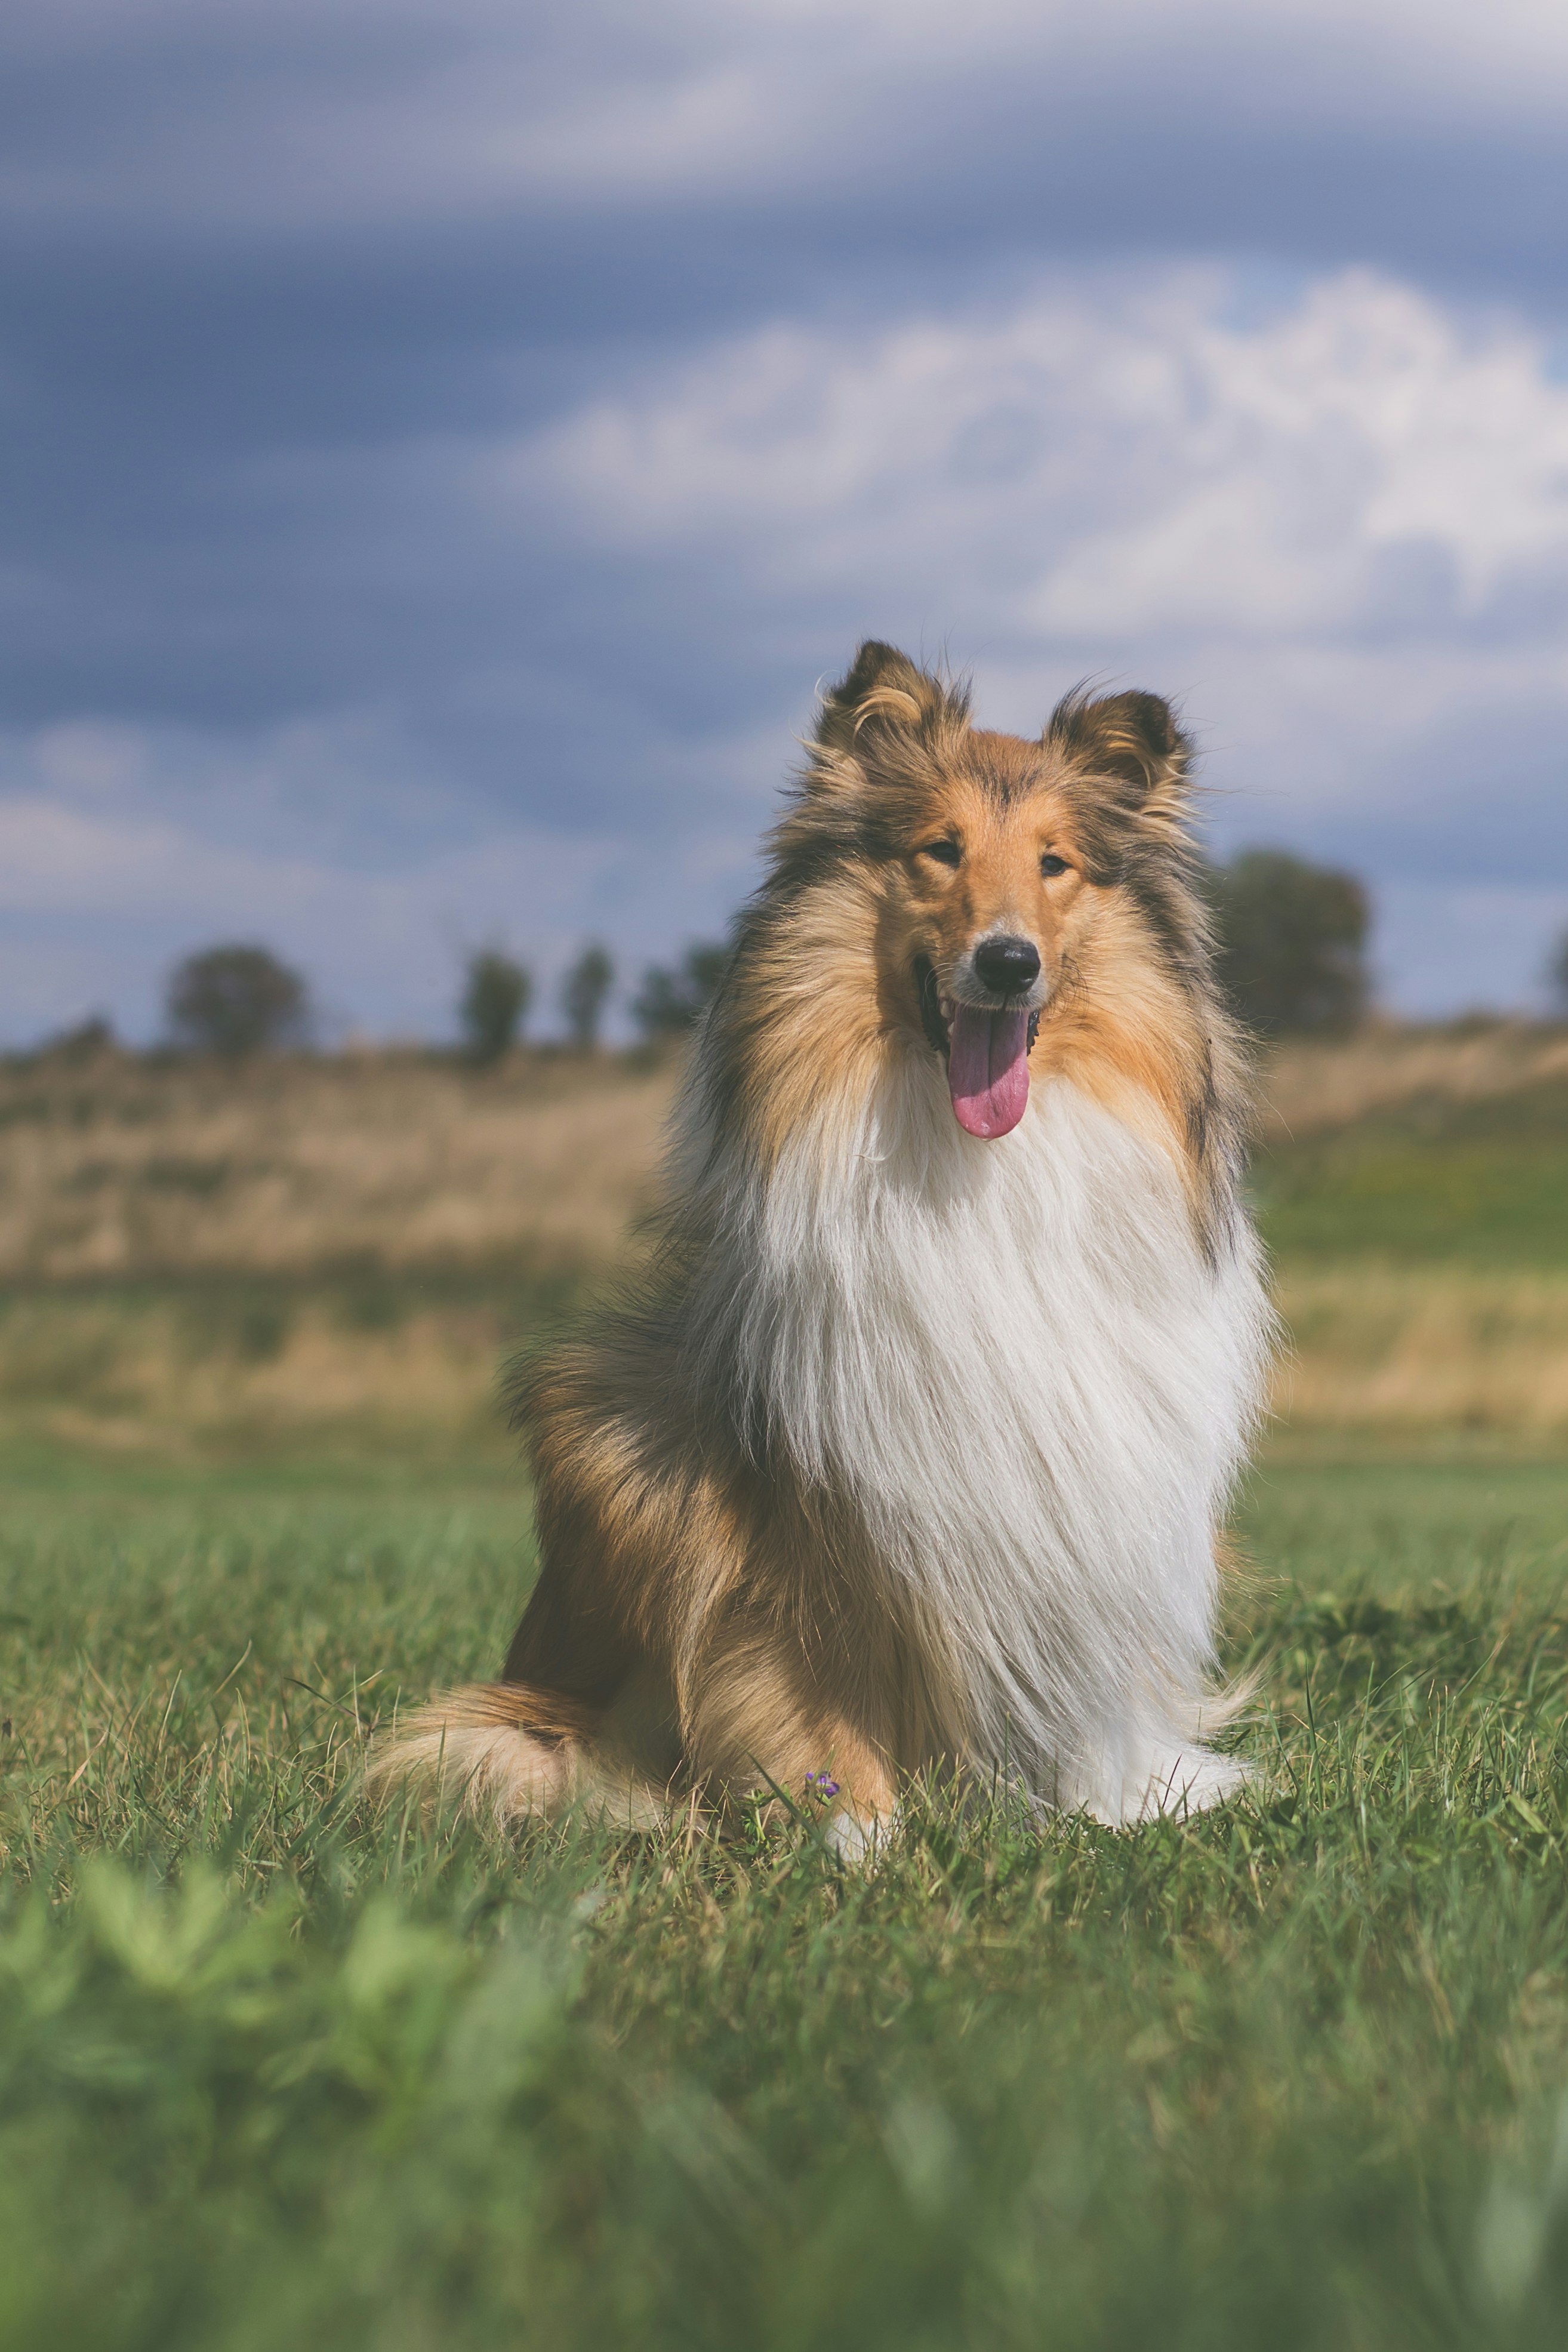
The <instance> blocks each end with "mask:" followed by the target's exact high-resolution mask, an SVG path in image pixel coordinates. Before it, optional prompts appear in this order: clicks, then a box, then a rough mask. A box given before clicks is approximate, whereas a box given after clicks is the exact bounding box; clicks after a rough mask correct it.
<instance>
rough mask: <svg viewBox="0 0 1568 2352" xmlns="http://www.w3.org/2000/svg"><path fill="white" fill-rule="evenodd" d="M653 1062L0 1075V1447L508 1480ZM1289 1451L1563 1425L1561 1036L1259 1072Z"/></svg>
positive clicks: (1317, 1060)
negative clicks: (527, 1351) (420, 1465)
mask: <svg viewBox="0 0 1568 2352" xmlns="http://www.w3.org/2000/svg"><path fill="white" fill-rule="evenodd" d="M674 1078H675V1069H674V1065H673V1064H672V1063H669V1062H665V1063H664V1064H656V1065H653V1066H648V1065H646V1064H640V1063H637V1062H629V1061H624V1060H622V1059H620V1058H615V1057H608V1056H606V1057H602V1058H598V1057H596V1058H593V1059H591V1060H578V1059H573V1058H572V1057H570V1056H569V1055H549V1054H539V1055H527V1054H519V1055H514V1056H513V1057H512V1058H511V1059H510V1060H509V1061H508V1062H507V1063H506V1064H504V1065H502V1066H500V1067H499V1068H498V1069H497V1070H493V1071H486V1072H478V1071H474V1070H471V1069H467V1068H465V1067H464V1066H462V1065H460V1064H457V1063H454V1062H452V1061H450V1060H444V1059H441V1058H438V1057H434V1056H432V1055H422V1054H417V1053H412V1052H404V1053H386V1054H361V1055H344V1056H342V1057H339V1058H335V1059H316V1058H312V1057H303V1056H302V1057H299V1058H297V1059H278V1060H275V1061H266V1062H261V1063H257V1064H255V1065H251V1066H245V1067H242V1068H239V1069H224V1068H221V1067H215V1066H211V1065H205V1066H204V1065H201V1064H198V1063H190V1062H178V1061H169V1062H158V1061H155V1060H153V1061H149V1060H141V1059H135V1058H131V1057H126V1056H120V1055H100V1056H99V1057H98V1058H97V1059H95V1060H93V1061H91V1062H90V1063H88V1064H85V1065H84V1064H73V1063H71V1062H70V1061H68V1059H64V1058H61V1057H53V1058H49V1057H46V1058H43V1059H40V1060H37V1061H35V1062H33V1063H30V1064H26V1065H21V1066H11V1067H10V1068H8V1069H4V1070H0V1443H4V1442H5V1433H8V1435H9V1441H10V1442H11V1443H12V1444H23V1445H26V1444H35V1443H38V1442H47V1443H51V1444H63V1445H67V1446H70V1445H76V1444H90V1445H92V1446H95V1447H99V1448H101V1447H110V1448H118V1449H120V1450H121V1451H126V1452H132V1453H133V1452H136V1451H138V1450H145V1449H147V1448H149V1447H151V1448H152V1449H153V1450H154V1451H160V1450H161V1451H162V1452H165V1453H168V1452H171V1451H172V1452H175V1453H179V1452H181V1451H184V1452H186V1453H189V1452H191V1451H193V1450H194V1451H196V1452H201V1453H208V1454H210V1453H212V1452H213V1451H214V1449H215V1450H217V1451H227V1452H229V1453H235V1452H236V1451H237V1452H245V1451H246V1450H255V1449H256V1448H257V1447H261V1448H264V1449H265V1448H276V1447H277V1445H279V1444H282V1445H285V1446H298V1445H299V1444H311V1445H315V1446H317V1447H323V1446H324V1447H332V1446H337V1447H339V1448H348V1449H350V1450H353V1449H359V1448H363V1447H365V1446H369V1447H371V1449H372V1450H373V1449H374V1448H375V1447H376V1446H377V1445H380V1444H395V1445H397V1446H398V1447H400V1448H413V1450H414V1452H415V1453H416V1454H423V1455H428V1456H434V1455H438V1454H441V1453H442V1452H443V1451H447V1452H450V1451H451V1450H452V1449H454V1448H456V1449H457V1450H459V1451H463V1452H466V1453H470V1454H472V1453H475V1452H479V1453H484V1452H489V1453H492V1454H495V1455H496V1457H497V1458H499V1456H500V1454H501V1453H502V1451H503V1449H504V1444H505V1441H504V1439H503V1438H502V1436H501V1434H500V1432H499V1429H498V1426H497V1421H496V1417H495V1413H494V1410H493V1404H492V1393H493V1385H494V1379H495V1374H496V1370H497V1364H498V1363H499V1361H500V1360H501V1359H502V1358H503V1356H504V1355H505V1354H506V1353H507V1350H508V1349H510V1348H512V1347H514V1346H515V1345H517V1343H518V1341H519V1340H521V1339H525V1338H527V1337H528V1336H530V1335H531V1334H533V1333H535V1332H537V1330H538V1328H539V1327H540V1325H541V1322H543V1321H544V1320H546V1319H547V1318H549V1317H551V1316H552V1315H554V1314H556V1313H557V1312H559V1311H560V1310H561V1309H562V1308H563V1307H567V1306H569V1305H570V1300H571V1298H572V1297H574V1296H575V1295H577V1294H578V1293H579V1292H580V1290H581V1289H582V1287H583V1286H585V1285H591V1284H592V1283H593V1282H595V1281H597V1280H599V1279H600V1278H601V1277H602V1276H603V1273H604V1271H605V1269H606V1268H607V1267H608V1266H609V1265H612V1263H613V1261H614V1259H615V1256H616V1255H617V1253H618V1251H619V1250H620V1249H621V1247H622V1244H623V1241H624V1237H625V1234H626V1233H627V1229H628V1227H629V1226H630V1225H631V1224H632V1222H633V1221H634V1219H635V1216H636V1213H637V1211H638V1209H639V1207H640V1206H641V1205H642V1203H643V1201H645V1199H646V1198H647V1197H648V1192H649V1188H650V1186H651V1183H652V1181H653V1171H654V1167H655V1163H656V1159H657V1152H658V1146H659V1137H660V1131H661V1127H662V1124H663V1121H664V1116H665V1114H666V1111H667V1109H668V1106H669V1102H670V1099H671V1095H672V1092H673V1088H674ZM1252 1187H1253V1192H1254V1197H1255V1201H1256V1204H1257V1208H1258V1212H1259V1215H1260V1222H1261V1224H1262V1228H1263V1231H1264V1234H1265V1236H1266V1238H1267V1240H1268V1242H1269V1244H1270V1250H1271V1252H1272V1255H1273V1257H1274V1261H1275V1265H1276V1269H1277V1276H1278V1285H1279V1293H1280V1298H1281V1307H1282V1310H1283V1313H1284V1316H1285V1318H1286V1322H1287V1324H1288V1326H1289V1328H1290V1331H1291V1338H1292V1342H1293V1350H1292V1353H1291V1357H1290V1358H1289V1359H1288V1360H1287V1361H1286V1362H1285V1363H1284V1365H1283V1366H1282V1368H1281V1379H1280V1385H1279V1391H1278V1397H1277V1403H1278V1406H1279V1409H1280V1412H1281V1416H1282V1420H1281V1426H1280V1430H1279V1432H1278V1433H1277V1443H1282V1444H1291V1443H1295V1442H1298V1441H1299V1442H1302V1443H1316V1442H1317V1441H1318V1439H1319V1438H1320V1437H1327V1438H1331V1439H1332V1438H1333V1437H1335V1435H1336V1433H1337V1434H1338V1435H1340V1436H1345V1437H1348V1436H1349V1435H1350V1434H1351V1433H1358V1434H1359V1435H1364V1434H1365V1433H1368V1432H1372V1433H1384V1434H1385V1435H1387V1436H1390V1437H1395V1438H1406V1439H1408V1438H1414V1437H1416V1436H1417V1435H1422V1436H1431V1435H1434V1434H1440V1433H1449V1434H1452V1433H1469V1435H1470V1438H1471V1439H1472V1440H1473V1439H1475V1438H1476V1437H1477V1433H1480V1434H1481V1435H1486V1436H1489V1437H1490V1438H1492V1439H1500V1438H1502V1437H1504V1436H1509V1435H1512V1436H1517V1437H1518V1438H1519V1439H1520V1440H1521V1442H1525V1443H1529V1444H1538V1443H1542V1442H1552V1443H1555V1442H1556V1439H1557V1438H1558V1437H1559V1436H1560V1435H1561V1434H1563V1433H1568V1210H1565V1208H1564V1203H1565V1202H1568V1035H1565V1034H1564V1033H1563V1032H1562V1031H1552V1030H1544V1029H1536V1028H1530V1027H1528V1026H1525V1025H1523V1024H1461V1025H1459V1026H1458V1027H1455V1028H1449V1029H1443V1030H1431V1029H1428V1030H1400V1029H1382V1030H1379V1029H1374V1030H1371V1031H1368V1032H1366V1033H1364V1034H1362V1035H1361V1036H1359V1037H1357V1038H1355V1039H1354V1040H1352V1041H1349V1042H1347V1043H1344V1044H1341V1045H1312V1046H1294V1047H1290V1048H1287V1049H1285V1050H1283V1051H1281V1053H1279V1054H1278V1055H1275V1056H1274V1057H1273V1059H1272V1060H1271V1061H1270V1063H1269V1064H1268V1065H1267V1066H1265V1068H1264V1070H1263V1072H1262V1117H1261V1120H1260V1138H1259V1145H1258V1150H1257V1152H1256V1155H1255V1159H1254V1163H1253V1172H1252Z"/></svg>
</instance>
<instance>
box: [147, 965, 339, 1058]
mask: <svg viewBox="0 0 1568 2352" xmlns="http://www.w3.org/2000/svg"><path fill="white" fill-rule="evenodd" d="M164 1010H165V1016H166V1018H167V1020H168V1024H169V1034H170V1035H171V1037H172V1039H173V1041H174V1043H175V1044H176V1045H183V1046H186V1047H188V1048H190V1049H191V1050H192V1051H193V1052H195V1053H198V1054H222V1055H225V1056H227V1057H228V1058H229V1059H230V1060H239V1059H241V1058H242V1057H243V1056H244V1055H247V1054H258V1053H261V1052H262V1051H263V1050H264V1049H265V1048H266V1047H267V1046H277V1045H299V1044H302V1043H303V1042H304V1040H305V1038H306V1036H307V1035H308V1032H309V1026H310V994H309V991H308V988H307V986H306V984H305V982H304V981H303V980H302V979H301V978H300V975H299V974H298V972H297V971H290V970H289V968H288V966H287V964H286V963H279V961H278V960H277V957H276V956H275V955H274V954H273V953H272V952H271V950H270V949H267V948H259V947H221V948H206V949H204V950H203V951H202V953H201V954H200V955H193V956H187V957H186V958H185V961H184V962H183V963H182V964H179V965H177V966H176V967H175V969H174V971H173V972H172V974H171V976H170V981H169V989H168V994H167V996H166V998H165V1001H164Z"/></svg>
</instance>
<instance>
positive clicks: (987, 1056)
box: [947, 1004, 1029, 1140]
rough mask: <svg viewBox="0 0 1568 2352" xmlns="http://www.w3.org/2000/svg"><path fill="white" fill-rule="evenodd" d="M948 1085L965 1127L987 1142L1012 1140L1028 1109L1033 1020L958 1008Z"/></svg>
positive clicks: (949, 1050)
mask: <svg viewBox="0 0 1568 2352" xmlns="http://www.w3.org/2000/svg"><path fill="white" fill-rule="evenodd" d="M947 1085H948V1088H949V1090H950V1092H951V1094H952V1097H953V1109H954V1112H955V1114H956V1118H957V1121H958V1124H959V1126H960V1127H963V1128H967V1129H968V1131H969V1133H970V1134H971V1135H979V1136H984V1137H985V1138H987V1139H988V1140H989V1139H993V1138H994V1137H996V1136H998V1135H1009V1134H1010V1133H1011V1131H1012V1129H1014V1128H1015V1127H1016V1126H1017V1125H1018V1123H1019V1119H1020V1118H1022V1117H1023V1115H1024V1111H1025V1109H1026V1108H1027V1107H1028V1104H1029V1014H1028V1013H979V1012H977V1011H976V1009H975V1008H974V1006H973V1005H970V1004H956V1005H955V1006H954V1008H953V1025H952V1028H951V1030H950V1031H949V1033H948V1038H947Z"/></svg>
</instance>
